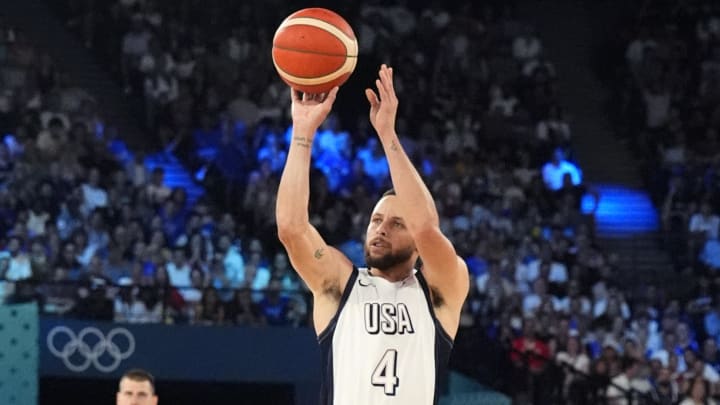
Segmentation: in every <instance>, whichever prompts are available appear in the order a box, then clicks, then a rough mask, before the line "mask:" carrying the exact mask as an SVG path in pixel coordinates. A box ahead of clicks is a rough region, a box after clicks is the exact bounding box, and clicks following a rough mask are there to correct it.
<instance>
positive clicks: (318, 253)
mask: <svg viewBox="0 0 720 405" xmlns="http://www.w3.org/2000/svg"><path fill="white" fill-rule="evenodd" d="M324 254H325V252H323V248H320V249H318V250H316V251H315V258H316V259H318V260H320V259H322V257H323V255H324Z"/></svg>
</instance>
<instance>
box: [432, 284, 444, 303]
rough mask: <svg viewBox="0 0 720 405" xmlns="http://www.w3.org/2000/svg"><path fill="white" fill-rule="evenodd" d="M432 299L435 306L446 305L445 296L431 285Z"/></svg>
mask: <svg viewBox="0 0 720 405" xmlns="http://www.w3.org/2000/svg"><path fill="white" fill-rule="evenodd" d="M430 299H431V300H432V303H433V307H434V308H440V307H442V306H443V305H445V298H444V297H443V296H442V294H440V291H438V289H437V288H435V287H430Z"/></svg>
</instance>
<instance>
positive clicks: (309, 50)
mask: <svg viewBox="0 0 720 405" xmlns="http://www.w3.org/2000/svg"><path fill="white" fill-rule="evenodd" d="M357 55H358V43H357V39H356V38H355V34H354V33H353V30H352V28H351V27H350V24H348V23H347V21H345V19H344V18H342V17H341V16H339V15H338V14H336V13H335V12H333V11H330V10H328V9H324V8H306V9H302V10H300V11H296V12H294V13H293V14H291V15H290V16H288V17H287V18H286V19H285V20H284V21H283V22H282V23H281V24H280V26H279V27H278V29H277V31H275V36H274V37H273V48H272V58H273V64H274V65H275V69H276V70H277V72H278V74H279V75H280V78H282V80H283V81H284V82H285V83H287V84H288V85H290V87H292V88H293V89H295V90H298V91H302V92H303V93H311V94H319V93H327V92H328V91H330V90H331V89H332V88H333V87H335V86H340V85H342V84H343V83H345V81H347V79H348V78H349V77H350V75H351V74H352V72H353V70H355V65H356V64H357Z"/></svg>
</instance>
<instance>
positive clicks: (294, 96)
mask: <svg viewBox="0 0 720 405" xmlns="http://www.w3.org/2000/svg"><path fill="white" fill-rule="evenodd" d="M290 100H292V102H293V103H294V102H296V101H300V95H299V93H298V92H297V91H296V90H295V89H293V88H292V87H290Z"/></svg>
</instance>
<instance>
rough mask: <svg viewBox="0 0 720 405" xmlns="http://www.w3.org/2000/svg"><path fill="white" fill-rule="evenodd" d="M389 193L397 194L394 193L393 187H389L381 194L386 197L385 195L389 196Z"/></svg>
mask: <svg viewBox="0 0 720 405" xmlns="http://www.w3.org/2000/svg"><path fill="white" fill-rule="evenodd" d="M389 195H397V194H396V193H395V189H394V188H391V189H389V190H388V191H386V192H384V193H383V195H382V196H383V197H387V196H389ZM380 198H382V197H380Z"/></svg>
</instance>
